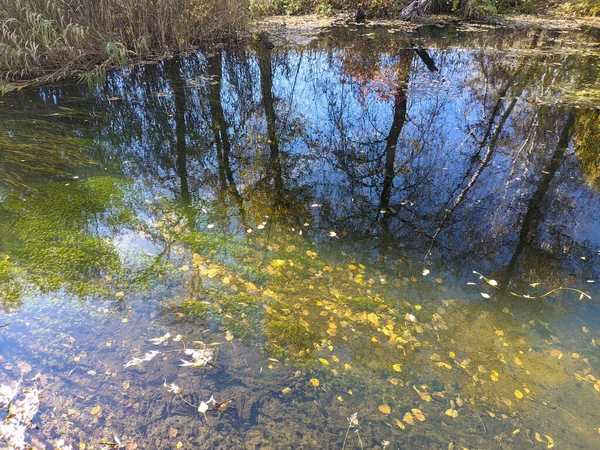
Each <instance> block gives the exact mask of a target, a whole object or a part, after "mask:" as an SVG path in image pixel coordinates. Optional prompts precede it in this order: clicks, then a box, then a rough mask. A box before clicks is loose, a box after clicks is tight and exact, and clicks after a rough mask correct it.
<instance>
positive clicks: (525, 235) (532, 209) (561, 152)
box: [501, 112, 575, 287]
mask: <svg viewBox="0 0 600 450" xmlns="http://www.w3.org/2000/svg"><path fill="white" fill-rule="evenodd" d="M574 123H575V116H574V114H573V112H568V113H567V115H566V120H565V124H564V125H563V128H562V132H561V133H560V138H559V140H558V143H557V144H556V148H555V150H554V152H553V153H552V157H551V159H550V163H549V164H548V167H547V168H546V170H545V171H543V176H542V177H541V178H540V180H539V182H538V184H537V187H536V189H535V191H534V193H533V195H532V197H531V199H530V200H529V203H528V204H527V208H526V210H525V211H526V212H525V216H524V217H523V221H522V222H521V230H520V232H519V239H518V243H517V246H516V248H515V250H514V252H513V254H512V257H511V259H510V262H509V263H508V265H507V267H506V269H505V270H504V274H503V276H502V278H501V285H502V286H504V287H508V285H509V284H510V281H511V279H512V278H513V276H514V275H515V271H516V268H517V265H518V262H519V258H520V257H521V255H522V254H523V252H524V251H525V249H526V247H527V246H528V244H529V240H530V233H531V230H532V229H533V228H534V227H535V225H536V223H537V222H538V221H539V219H540V218H541V217H542V211H543V208H542V203H543V201H544V198H545V197H546V195H547V193H548V191H549V189H550V183H551V182H552V180H553V179H554V178H555V176H556V173H557V172H558V170H559V169H560V167H561V165H562V163H563V161H564V157H565V152H566V151H567V149H568V147H569V142H570V141H571V138H572V136H573V132H574V129H573V125H574Z"/></svg>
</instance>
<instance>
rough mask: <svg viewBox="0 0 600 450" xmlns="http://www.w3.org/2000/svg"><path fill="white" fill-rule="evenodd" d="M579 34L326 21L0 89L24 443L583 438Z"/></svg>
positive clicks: (588, 159) (589, 228) (461, 442)
mask: <svg viewBox="0 0 600 450" xmlns="http://www.w3.org/2000/svg"><path fill="white" fill-rule="evenodd" d="M419 42H420V43H421V45H422V47H423V48H426V49H427V52H426V53H424V52H421V53H420V55H419V53H417V52H415V51H414V50H413V46H414V44H415V43H419ZM597 46H598V40H597V38H596V37H594V35H593V33H591V32H588V33H581V34H576V33H572V34H569V35H565V34H563V33H558V32H551V31H538V32H534V31H528V32H524V31H519V30H485V29H480V28H474V29H465V30H456V29H433V30H423V31H422V32H421V34H420V36H417V35H405V34H403V33H401V32H398V31H394V30H388V29H378V30H372V29H371V30H368V31H364V30H353V29H348V28H346V29H339V30H332V31H331V32H328V33H325V34H324V35H322V36H320V37H319V39H316V40H314V41H312V42H311V43H310V44H309V45H307V46H306V47H280V46H278V47H276V48H275V49H273V50H270V49H268V48H267V47H266V46H264V45H263V44H262V43H261V42H260V41H258V42H256V43H253V44H251V45H249V46H247V47H243V46H242V47H238V48H222V49H220V50H216V51H213V52H210V53H200V54H198V55H194V56H191V57H189V58H186V59H180V60H176V61H169V62H166V63H163V64H158V65H152V66H146V67H144V68H136V69H130V70H126V71H122V72H121V73H116V74H112V75H111V76H109V78H108V80H107V82H106V84H105V85H103V86H102V87H101V88H98V89H96V90H93V91H91V92H90V91H89V90H88V89H87V88H85V87H83V86H80V85H74V84H69V83H65V84H60V85H56V86H49V87H45V88H41V89H38V90H29V91H23V92H19V93H15V94H12V95H9V96H5V97H4V98H3V99H2V100H1V102H2V103H0V114H1V115H2V129H1V135H0V143H1V145H2V150H1V157H0V179H1V180H2V182H3V188H2V191H1V194H0V199H1V202H0V245H1V247H0V250H1V251H2V262H1V263H0V277H1V279H2V285H1V295H2V299H3V304H2V305H3V306H2V315H1V316H0V319H1V322H0V325H1V324H4V323H7V324H8V323H10V325H8V326H6V327H4V328H1V329H0V343H1V346H0V357H1V358H2V360H1V361H0V363H1V364H0V381H2V382H3V383H10V382H13V383H14V382H15V381H16V380H18V379H19V377H20V375H21V373H24V375H23V378H24V382H23V383H24V384H25V385H27V386H38V387H40V388H41V389H42V391H43V396H42V404H41V409H40V413H39V415H38V416H37V419H36V421H37V424H38V426H39V430H31V431H30V432H29V436H30V439H31V441H32V442H34V444H35V445H37V446H40V447H41V446H42V445H49V444H48V443H49V442H50V441H52V440H54V439H58V438H63V439H65V440H66V441H67V442H69V443H72V444H73V445H74V446H77V445H79V444H80V443H85V444H86V448H102V447H107V446H110V445H111V444H118V442H121V443H122V444H123V445H124V446H126V445H128V446H129V448H136V446H137V448H165V449H167V448H249V449H253V448H262V449H267V448H342V447H343V446H344V440H345V441H346V442H345V445H346V448H360V447H361V445H362V446H363V447H364V448H377V447H379V448H382V447H383V446H384V445H383V444H382V442H384V441H389V447H388V448H449V447H452V446H454V448H461V447H464V448H496V447H502V448H544V447H549V446H552V445H554V446H555V447H557V448H594V447H597V446H598V443H599V441H600V435H599V432H598V427H600V414H599V413H598V411H599V409H598V407H597V405H598V400H599V395H600V392H598V390H599V389H600V385H598V384H597V383H596V381H597V378H600V374H599V370H598V369H599V364H598V358H597V349H596V345H597V340H598V333H599V323H600V322H599V314H598V307H597V303H596V299H597V294H598V292H597V283H598V271H599V260H600V254H599V253H600V247H599V242H600V237H599V236H598V232H597V230H598V217H600V214H599V211H598V210H599V206H600V203H599V201H598V200H599V190H598V189H599V187H600V184H599V183H600V182H599V172H598V164H599V159H598V158H599V156H598V155H599V154H598V148H599V145H598V144H599V142H598V137H599V136H600V132H599V131H598V130H599V128H600V119H599V117H600V111H599V109H598V107H600V98H599V95H598V84H597V80H596V78H595V77H596V74H597V70H598V62H599V56H598V53H597ZM473 271H477V272H478V273H480V274H483V275H485V277H487V279H488V280H494V282H495V283H494V282H492V284H489V283H486V280H485V279H482V278H480V277H479V275H477V274H474V273H473ZM538 283H539V284H538ZM494 284H496V286H494ZM557 287H570V288H573V289H578V290H580V291H582V292H585V293H587V294H589V296H590V297H591V298H588V297H586V296H581V295H580V293H579V292H575V291H564V290H563V291H557V292H554V293H553V294H551V295H548V296H546V297H543V298H523V297H522V296H525V295H528V296H530V297H536V296H540V295H543V294H545V293H547V292H548V291H550V290H552V289H554V288H557ZM484 294H485V295H484ZM514 294H518V295H521V296H515V295H514ZM166 333H170V334H171V338H169V339H168V340H166V341H165V342H164V343H162V344H160V345H154V344H153V343H152V342H150V341H148V340H149V339H152V338H157V337H160V336H164V335H165V334H166ZM177 335H181V339H174V338H175V337H176V336H177ZM200 342H201V343H200ZM204 345H207V346H208V347H206V348H210V349H212V350H213V351H214V355H213V361H212V363H211V364H210V365H208V366H206V367H181V364H182V362H181V360H182V359H184V360H189V356H187V355H185V353H184V349H185V348H196V349H198V348H202V347H203V346H204ZM151 351H159V352H160V354H159V355H157V356H155V357H154V358H153V359H152V360H150V361H145V362H143V363H141V364H140V365H136V366H130V367H125V365H126V364H127V363H128V362H129V361H131V360H132V359H133V358H136V357H140V358H141V357H143V356H144V355H145V354H146V353H147V352H151ZM38 374H39V375H38ZM171 384H175V385H176V386H177V387H178V388H181V389H182V391H181V393H179V392H173V390H174V389H173V387H172V386H171ZM169 388H171V389H170V390H171V391H169ZM175 391H178V389H175ZM211 396H214V398H215V400H216V401H217V402H218V405H212V404H211V407H212V408H213V409H211V410H209V411H207V412H206V416H204V415H203V414H201V413H200V412H198V407H199V406H200V405H201V402H203V401H204V402H207V401H208V400H209V398H210V397H211ZM354 413H356V414H357V420H358V425H356V424H352V426H351V429H350V431H349V432H348V435H347V437H346V432H347V430H348V425H349V423H350V422H349V421H348V418H349V417H351V416H352V415H353V414H354ZM357 430H358V433H357V432H356V431H357ZM179 443H181V444H179ZM178 446H179V447H178Z"/></svg>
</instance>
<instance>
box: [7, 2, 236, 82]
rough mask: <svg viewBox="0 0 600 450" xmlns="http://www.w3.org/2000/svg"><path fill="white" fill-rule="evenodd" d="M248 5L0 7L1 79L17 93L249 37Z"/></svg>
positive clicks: (50, 4)
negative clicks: (243, 35)
mask: <svg viewBox="0 0 600 450" xmlns="http://www.w3.org/2000/svg"><path fill="white" fill-rule="evenodd" d="M247 16H248V5H247V0H0V76H1V77H2V80H3V81H4V82H5V83H6V82H9V83H16V84H17V85H19V84H21V85H23V84H27V83H31V82H32V80H33V82H45V81H50V80H54V79H57V78H60V77H63V76H66V75H73V74H79V75H81V76H82V77H84V78H85V77H93V76H99V74H101V73H103V72H104V70H105V69H106V68H108V67H111V66H114V65H117V64H122V63H124V62H127V61H130V60H134V59H140V58H144V57H147V56H148V55H157V56H161V55H165V54H169V53H172V52H176V51H185V50H188V49H191V48H193V47H194V46H196V45H198V44H199V43H200V42H203V41H207V40H210V39H215V38H222V37H223V36H225V35H228V36H231V35H233V34H235V32H236V31H239V30H241V29H243V27H244V25H245V23H246V19H247Z"/></svg>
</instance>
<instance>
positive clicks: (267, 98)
mask: <svg viewBox="0 0 600 450" xmlns="http://www.w3.org/2000/svg"><path fill="white" fill-rule="evenodd" d="M271 54H272V49H271V48H269V47H266V46H264V45H261V46H260V47H259V48H258V50H257V58H258V67H259V69H260V92H261V98H262V106H263V108H264V110H265V117H266V120H267V143H268V144H269V160H268V167H267V181H268V182H269V183H272V189H273V194H274V195H273V199H274V202H275V206H276V207H280V206H282V205H283V202H284V193H283V173H282V167H281V163H282V161H281V155H280V149H279V138H278V136H277V124H276V121H277V116H276V115H275V106H274V101H273V63H272V58H271Z"/></svg>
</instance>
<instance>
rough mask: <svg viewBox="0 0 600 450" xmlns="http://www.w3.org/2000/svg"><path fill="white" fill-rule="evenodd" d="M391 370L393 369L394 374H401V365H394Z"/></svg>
mask: <svg viewBox="0 0 600 450" xmlns="http://www.w3.org/2000/svg"><path fill="white" fill-rule="evenodd" d="M392 369H394V372H402V363H398V364H394V365H393V366H392Z"/></svg>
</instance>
